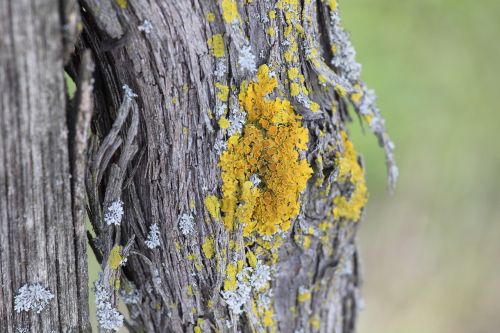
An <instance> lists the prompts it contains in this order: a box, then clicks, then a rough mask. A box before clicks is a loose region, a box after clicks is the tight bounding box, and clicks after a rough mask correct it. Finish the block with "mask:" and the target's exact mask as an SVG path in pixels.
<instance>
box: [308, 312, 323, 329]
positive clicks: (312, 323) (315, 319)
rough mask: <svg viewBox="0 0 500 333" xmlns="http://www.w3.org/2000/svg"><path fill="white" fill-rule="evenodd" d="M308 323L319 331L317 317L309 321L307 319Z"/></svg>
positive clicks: (319, 325) (319, 326)
mask: <svg viewBox="0 0 500 333" xmlns="http://www.w3.org/2000/svg"><path fill="white" fill-rule="evenodd" d="M309 323H310V324H311V326H312V328H314V329H315V330H319V329H320V328H321V321H320V320H319V316H318V315H315V316H313V317H312V318H311V319H309Z"/></svg>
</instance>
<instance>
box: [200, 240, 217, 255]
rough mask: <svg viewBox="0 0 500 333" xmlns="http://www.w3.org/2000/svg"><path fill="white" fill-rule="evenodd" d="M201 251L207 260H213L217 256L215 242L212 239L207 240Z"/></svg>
mask: <svg viewBox="0 0 500 333" xmlns="http://www.w3.org/2000/svg"><path fill="white" fill-rule="evenodd" d="M201 249H202V250H203V254H205V257H206V258H207V259H212V258H213V257H214V254H215V249H214V240H213V239H211V238H205V240H204V241H203V244H202V245H201Z"/></svg>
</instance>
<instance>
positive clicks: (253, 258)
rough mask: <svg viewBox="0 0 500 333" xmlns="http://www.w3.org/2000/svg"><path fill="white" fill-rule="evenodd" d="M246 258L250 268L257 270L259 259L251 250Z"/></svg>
mask: <svg viewBox="0 0 500 333" xmlns="http://www.w3.org/2000/svg"><path fill="white" fill-rule="evenodd" d="M246 257H247V261H248V264H249V265H250V267H253V268H255V267H256V266H257V257H256V256H255V254H254V253H253V252H252V251H251V250H248V251H247V252H246Z"/></svg>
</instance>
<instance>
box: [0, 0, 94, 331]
mask: <svg viewBox="0 0 500 333" xmlns="http://www.w3.org/2000/svg"><path fill="white" fill-rule="evenodd" d="M67 4H68V5H70V4H72V5H73V10H74V9H77V6H76V3H72V2H71V1H68V3H67ZM64 10H65V9H63V8H62V7H61V3H60V2H58V1H56V0H42V1H29V0H20V1H2V2H1V4H0V36H1V37H0V96H1V106H0V228H1V231H0V279H1V289H0V331H2V332H9V333H10V332H85V331H89V330H90V324H89V319H88V287H87V254H86V240H85V227H84V205H83V200H82V199H83V197H84V192H83V190H84V189H83V176H84V173H83V171H84V169H81V167H82V166H84V165H85V154H84V152H83V151H84V150H85V149H84V142H85V141H86V139H84V140H83V142H82V140H73V138H72V133H73V132H72V131H69V130H68V126H67V119H66V95H65V85H64V77H63V75H64V68H63V56H62V55H63V52H64V46H63V34H62V29H61V28H62V27H61V22H62V21H65V18H63V17H61V16H62V14H61V13H63V12H64ZM76 13H77V12H76ZM74 15H76V14H75V11H73V19H75V16H74ZM68 27H69V25H68ZM89 96H90V95H89ZM86 118H87V121H86V123H87V124H88V123H89V121H88V119H89V117H88V116H87V117H86ZM73 125H74V126H72V128H73V129H76V128H77V127H80V128H81V126H84V125H85V116H83V119H82V117H80V121H79V122H76V121H75V122H74V123H73ZM77 125H78V126H77ZM68 133H69V135H68ZM84 138H85V136H84ZM70 143H71V144H70ZM74 148H76V150H73V149H74ZM72 150H73V152H72V162H74V165H80V172H78V171H75V168H72V167H71V164H70V153H71V151H72ZM34 284H39V285H40V287H41V288H44V289H45V290H47V291H48V292H49V293H51V294H52V295H54V298H52V299H50V300H48V304H47V306H45V308H43V310H42V309H41V308H40V310H41V311H40V313H37V311H34V309H31V310H29V306H30V304H31V305H33V304H32V303H29V300H28V301H25V302H24V304H25V305H26V306H28V308H27V310H29V311H22V310H19V311H16V310H15V303H16V304H17V303H18V302H19V304H21V303H22V302H21V300H20V293H21V291H20V288H22V287H23V286H24V285H27V286H32V285H34ZM16 297H17V301H16V302H15V298H16ZM27 297H28V298H30V300H31V301H33V300H34V298H36V296H35V295H34V294H27Z"/></svg>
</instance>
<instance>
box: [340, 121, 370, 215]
mask: <svg viewBox="0 0 500 333" xmlns="http://www.w3.org/2000/svg"><path fill="white" fill-rule="evenodd" d="M340 134H341V135H342V141H343V143H344V154H343V156H342V157H340V159H339V178H340V180H341V181H349V182H351V183H352V184H353V185H354V190H353V192H352V193H351V195H350V196H349V198H347V197H345V196H342V195H338V196H336V197H335V199H334V200H333V204H334V205H335V208H334V209H333V215H334V217H335V218H346V219H348V220H352V221H359V218H360V216H361V209H362V208H363V207H364V206H365V205H366V202H367V201H368V190H367V187H366V183H365V176H364V171H363V168H362V167H361V165H359V163H358V154H357V153H356V150H355V149H354V145H353V143H352V142H351V141H350V140H349V137H348V136H347V133H346V132H345V131H341V133H340Z"/></svg>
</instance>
